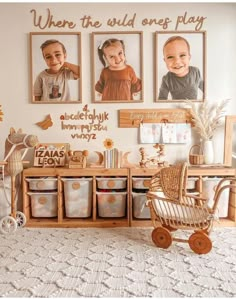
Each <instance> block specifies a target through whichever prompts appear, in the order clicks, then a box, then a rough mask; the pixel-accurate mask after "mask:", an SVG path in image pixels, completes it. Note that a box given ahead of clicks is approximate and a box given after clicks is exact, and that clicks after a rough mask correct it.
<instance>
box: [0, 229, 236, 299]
mask: <svg viewBox="0 0 236 299" xmlns="http://www.w3.org/2000/svg"><path fill="white" fill-rule="evenodd" d="M151 231H152V228H102V229H98V228H72V229H71V228H62V229H60V228H58V229H52V228H45V229H36V228H35V229H34V228H22V229H18V230H17V231H16V233H15V234H14V235H2V234H0V296H1V297H235V296H236V228H224V229H223V228H217V229H215V230H213V231H212V233H211V235H210V237H211V240H212V241H213V249H212V251H211V252H210V253H209V254H207V255H201V256H199V255H197V254H195V253H193V252H192V251H191V250H190V248H189V246H188V244H185V243H175V242H174V243H173V244H172V246H171V247H170V248H168V249H167V250H164V249H159V248H157V247H155V246H154V244H153V243H152V241H151ZM178 233H179V234H183V232H178ZM185 233H186V232H185Z"/></svg>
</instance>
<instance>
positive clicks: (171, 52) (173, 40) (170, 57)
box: [154, 31, 206, 102]
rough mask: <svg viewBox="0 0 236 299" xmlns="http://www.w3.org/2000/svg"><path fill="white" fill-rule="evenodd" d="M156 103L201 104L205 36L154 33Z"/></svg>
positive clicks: (203, 91)
mask: <svg viewBox="0 0 236 299" xmlns="http://www.w3.org/2000/svg"><path fill="white" fill-rule="evenodd" d="M154 44H155V48H154V61H155V63H154V68H155V69H154V74H155V76H154V77H155V88H154V90H155V101H156V102H173V101H175V102H183V101H186V100H189V101H194V102H203V101H204V100H205V98H206V32H205V31H165V32H163V31H157V32H155V42H154Z"/></svg>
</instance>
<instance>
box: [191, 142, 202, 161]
mask: <svg viewBox="0 0 236 299" xmlns="http://www.w3.org/2000/svg"><path fill="white" fill-rule="evenodd" d="M194 148H195V149H196V148H198V153H197V154H193V149H194ZM203 162H204V155H203V150H202V148H201V146H200V145H198V144H195V145H193V146H192V147H191V148H190V151H189V163H190V164H192V165H201V164H203Z"/></svg>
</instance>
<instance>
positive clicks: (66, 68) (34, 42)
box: [29, 32, 82, 104]
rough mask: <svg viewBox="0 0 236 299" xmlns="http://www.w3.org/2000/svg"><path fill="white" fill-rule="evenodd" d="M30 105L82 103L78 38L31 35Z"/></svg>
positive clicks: (70, 34) (77, 35) (74, 35)
mask: <svg viewBox="0 0 236 299" xmlns="http://www.w3.org/2000/svg"><path fill="white" fill-rule="evenodd" d="M29 36H30V68H31V69H30V74H31V76H30V78H31V102H32V103H35V104H70V103H81V102H82V99H81V94H82V80H81V73H82V72H81V35H80V33H78V32H63V33H61V32H60V33H57V32H43V33H41V32H30V34H29Z"/></svg>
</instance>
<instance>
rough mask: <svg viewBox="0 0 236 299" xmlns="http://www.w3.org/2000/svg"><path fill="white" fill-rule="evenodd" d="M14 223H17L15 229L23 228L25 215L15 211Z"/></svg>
mask: <svg viewBox="0 0 236 299" xmlns="http://www.w3.org/2000/svg"><path fill="white" fill-rule="evenodd" d="M16 223H17V227H23V226H25V224H26V217H25V214H24V213H22V212H20V211H17V212H16Z"/></svg>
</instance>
